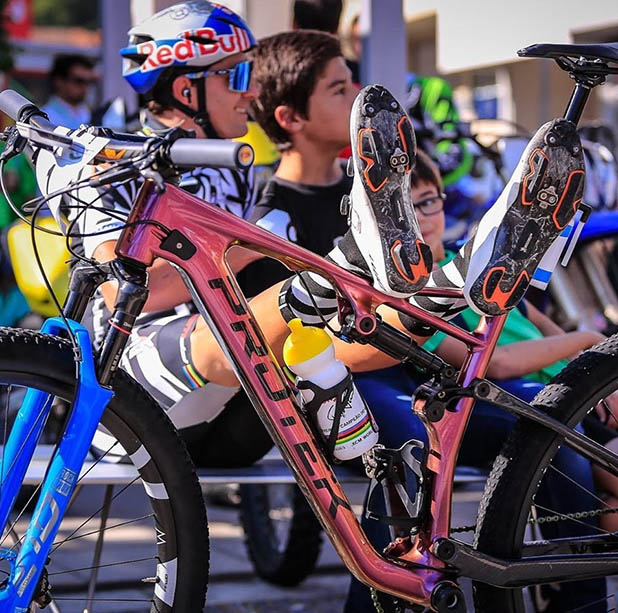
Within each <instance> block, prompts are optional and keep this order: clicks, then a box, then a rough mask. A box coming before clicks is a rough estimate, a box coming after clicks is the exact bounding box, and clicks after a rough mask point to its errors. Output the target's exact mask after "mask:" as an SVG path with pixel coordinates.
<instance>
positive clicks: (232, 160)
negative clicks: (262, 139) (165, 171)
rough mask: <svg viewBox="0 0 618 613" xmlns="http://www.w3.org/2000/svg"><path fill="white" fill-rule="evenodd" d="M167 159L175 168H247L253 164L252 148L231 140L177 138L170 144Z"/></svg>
mask: <svg viewBox="0 0 618 613" xmlns="http://www.w3.org/2000/svg"><path fill="white" fill-rule="evenodd" d="M168 157H169V159H170V161H171V162H172V163H173V164H174V165H175V166H183V167H185V168H186V167H190V168H192V167H196V168H199V167H201V166H213V167H216V168H248V167H249V166H251V164H253V159H254V157H255V154H254V152H253V148H252V147H251V146H250V145H247V144H246V143H237V142H235V141H231V140H218V139H213V140H208V139H195V138H179V139H178V140H177V141H175V142H174V143H172V145H171V146H170V148H169V151H168Z"/></svg>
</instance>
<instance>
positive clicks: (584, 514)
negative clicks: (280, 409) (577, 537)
mask: <svg viewBox="0 0 618 613" xmlns="http://www.w3.org/2000/svg"><path fill="white" fill-rule="evenodd" d="M609 513H618V507H613V508H611V509H593V510H591V511H578V512H577V513H557V514H556V515H547V516H546V517H538V518H537V519H529V520H528V523H529V524H549V523H551V522H557V521H568V520H571V519H588V518H589V517H596V516H597V515H608V514H609ZM474 530H476V524H475V525H474V526H458V527H456V528H451V533H456V532H474Z"/></svg>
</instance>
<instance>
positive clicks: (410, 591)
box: [116, 181, 502, 605]
mask: <svg viewBox="0 0 618 613" xmlns="http://www.w3.org/2000/svg"><path fill="white" fill-rule="evenodd" d="M146 220H155V221H157V222H159V223H160V224H163V225H164V226H166V227H167V228H170V229H171V230H176V231H177V232H179V233H181V234H180V236H181V237H182V240H180V241H178V242H174V241H172V242H174V244H175V245H176V247H177V248H179V251H178V252H176V251H175V250H174V245H170V244H169V243H170V241H167V242H166V246H167V249H164V248H163V247H162V242H163V241H164V239H165V238H166V236H165V234H164V232H163V231H162V230H161V229H160V228H159V227H157V226H156V225H153V224H144V223H139V222H140V221H146ZM129 221H130V222H132V223H131V225H130V226H127V227H126V228H125V230H124V232H123V234H122V236H121V237H120V240H119V242H118V245H117V247H116V253H117V255H118V256H119V257H120V258H123V259H124V258H128V259H130V260H132V261H134V262H139V263H141V264H143V265H145V266H151V265H152V263H153V261H154V259H155V258H157V257H161V258H164V259H166V260H168V261H170V262H172V263H173V264H175V265H176V266H177V267H178V268H180V269H181V270H182V271H183V272H184V275H185V278H186V279H187V281H188V284H189V288H190V290H191V291H192V292H193V293H194V295H195V298H196V304H198V307H199V308H200V310H201V311H202V314H203V315H204V317H205V319H206V321H207V322H208V323H209V325H210V326H211V329H212V330H213V333H214V334H215V336H216V338H217V340H218V341H219V342H220V344H221V346H222V348H223V350H224V351H226V354H227V356H228V357H229V359H230V361H231V363H232V365H233V366H234V369H235V372H236V373H237V376H238V378H239V380H240V381H241V384H242V386H243V388H244V389H245V391H246V392H247V394H248V395H249V397H250V398H251V400H252V402H253V404H254V406H255V408H256V410H257V411H258V414H259V415H260V417H261V419H262V421H263V422H264V424H265V426H266V428H267V429H268V431H269V432H270V434H271V436H272V437H273V439H274V440H275V442H276V443H277V445H278V447H279V448H280V450H281V453H282V455H283V456H284V458H285V459H286V461H287V462H288V464H289V465H290V467H291V469H292V471H293V473H294V475H295V477H296V479H297V481H298V483H299V485H300V487H301V488H302V489H303V491H304V493H305V495H306V496H307V499H308V500H309V502H310V503H311V504H312V506H313V507H314V510H315V511H316V513H317V515H318V517H319V518H320V519H321V521H322V524H323V525H324V528H325V530H326V532H327V533H328V534H329V536H330V538H331V540H332V541H333V544H334V546H335V548H336V549H337V551H338V553H339V555H340V556H341V558H342V560H343V561H344V563H345V565H346V566H347V567H348V569H349V570H350V571H351V572H352V573H353V574H354V575H355V576H356V577H358V578H359V579H360V580H361V581H363V582H364V583H366V584H368V585H371V586H374V587H376V588H378V589H380V590H382V591H386V592H389V593H391V594H394V595H397V596H400V597H402V598H405V599H407V600H412V601H414V602H417V603H421V604H424V605H428V604H429V601H430V597H431V592H432V589H433V588H434V587H435V585H436V584H437V583H438V582H439V581H440V580H442V579H444V574H443V573H442V572H440V570H439V569H441V568H442V567H443V566H444V564H443V563H442V562H441V561H440V560H438V559H437V558H435V557H434V556H433V555H432V553H431V551H430V547H431V543H432V542H433V540H434V539H435V538H437V537H438V536H445V537H446V536H448V529H449V527H448V518H449V514H450V505H451V493H452V476H450V475H449V474H448V471H447V472H445V475H444V477H440V478H438V479H436V480H435V481H436V484H435V485H434V488H433V496H434V504H433V506H432V519H430V524H429V526H428V527H427V528H426V530H425V532H424V534H423V538H422V539H417V542H416V545H415V547H414V549H413V550H412V551H411V552H409V553H408V554H407V555H406V556H405V559H404V558H400V560H399V561H397V562H395V561H393V560H389V559H387V558H385V557H383V556H382V555H380V554H378V553H377V552H376V551H375V549H373V547H372V546H371V545H370V544H369V543H368V541H367V538H366V537H365V535H364V533H363V531H362V529H361V528H360V525H359V523H358V521H357V519H356V517H355V515H354V513H353V511H352V508H351V505H350V503H349V502H348V500H347V498H346V496H345V493H344V492H343V489H342V488H341V486H340V484H339V482H338V481H337V479H336V477H335V475H334V474H333V471H332V469H331V468H330V466H329V464H328V463H327V462H326V460H325V458H324V456H323V454H322V452H321V450H320V448H319V446H318V445H317V443H316V441H315V440H314V438H313V437H312V435H311V433H310V432H311V431H310V429H309V427H308V426H307V425H306V423H305V421H304V418H303V417H302V415H301V414H300V413H299V411H298V410H297V407H296V406H295V404H294V402H293V400H292V398H291V390H290V388H289V386H288V383H287V381H286V379H285V377H284V375H283V373H282V371H281V369H280V367H279V365H278V363H277V361H276V359H275V357H274V356H273V354H272V352H271V350H270V348H269V346H268V344H267V343H266V340H265V338H264V335H263V333H262V331H261V329H260V328H259V326H258V324H257V322H256V320H255V319H254V317H253V315H252V313H251V310H250V308H249V306H248V304H247V302H246V300H245V298H244V296H243V295H242V293H241V292H240V290H239V288H238V286H237V284H236V282H235V279H234V277H233V274H232V273H231V272H230V270H229V268H228V266H227V264H226V262H225V253H226V251H227V249H228V248H229V247H230V246H233V245H240V246H246V247H247V248H249V249H252V250H254V251H258V252H261V253H263V254H265V255H272V256H273V257H276V258H278V259H280V260H281V261H283V262H284V263H285V264H286V265H287V266H288V267H289V268H290V269H292V270H313V271H316V272H318V273H320V274H322V275H323V276H325V277H326V278H328V279H329V280H331V281H332V282H333V284H334V285H336V286H337V287H338V289H339V291H340V293H341V295H342V297H343V298H344V299H346V300H347V301H348V302H349V304H350V305H351V307H352V309H353V310H354V311H355V316H356V317H355V320H356V327H357V329H358V330H359V332H361V333H364V334H367V333H370V332H372V331H373V329H375V310H376V308H377V307H378V306H379V305H380V304H386V305H389V306H391V307H393V308H395V309H397V310H399V311H401V312H405V313H408V314H409V315H411V316H412V317H415V318H417V319H419V320H421V321H423V322H426V323H428V324H429V325H432V326H433V327H435V328H437V329H439V330H443V331H445V332H446V333H447V334H449V335H451V336H454V337H455V338H459V339H460V340H462V341H463V342H465V343H466V344H467V345H468V346H469V347H471V348H472V351H473V354H472V357H471V362H470V365H469V366H470V368H469V373H468V376H469V377H470V378H471V379H473V378H476V377H482V376H483V375H484V368H485V367H486V365H487V362H488V360H489V355H490V354H491V351H492V350H493V347H488V341H491V342H494V341H495V338H497V335H498V334H499V328H501V325H502V321H501V319H500V318H496V319H495V320H494V322H493V323H492V324H490V326H489V328H488V329H489V330H490V332H489V334H488V335H486V337H484V336H483V335H482V334H481V335H475V334H469V333H467V332H465V331H463V330H461V329H460V328H457V327H456V326H453V325H452V324H449V323H448V322H445V321H443V320H441V319H439V318H438V317H434V316H432V315H430V314H428V313H426V312H424V311H422V310H420V309H417V308H415V307H413V306H412V305H410V304H409V303H408V302H407V301H405V300H403V299H397V298H392V297H388V296H385V295H384V294H382V293H380V292H379V291H378V290H376V289H374V288H373V287H372V286H370V285H369V284H368V283H367V282H366V281H365V280H363V279H361V278H359V277H357V276H356V275H353V274H351V273H348V272H347V271H344V270H342V269H340V268H339V267H337V266H336V265H334V264H331V263H329V262H327V261H325V260H324V259H323V258H321V257H319V256H317V255H315V254H313V253H311V252H309V251H307V250H305V249H303V248H301V247H299V246H297V245H294V244H291V243H289V242H287V241H285V240H283V239H280V238H279V237H277V236H274V235H272V234H270V233H269V232H265V231H264V230H261V229H260V228H258V227H256V226H254V225H251V224H249V223H247V222H246V221H244V220H242V219H239V218H237V217H235V216H233V215H230V214H229V213H227V212H225V211H223V210H221V209H219V208H217V207H215V206H212V205H209V204H207V203H205V202H203V201H201V200H199V199H198V198H196V197H194V196H192V195H191V194H188V193H187V192H184V191H182V190H180V189H178V188H176V187H174V186H171V185H168V186H166V191H165V192H164V193H157V192H156V190H155V188H154V185H153V184H152V182H149V181H147V182H146V183H145V184H144V185H143V186H142V188H141V190H140V193H139V195H138V198H137V199H136V202H135V205H134V208H133V211H132V214H131V217H130V219H129ZM176 236H178V235H176ZM185 239H186V240H185ZM187 241H190V245H189V247H190V248H189V249H186V248H185V247H186V246H187ZM183 242H184V245H183ZM181 247H182V249H180V248H181ZM277 316H278V315H277ZM360 321H363V329H362V330H360V329H359V322H360ZM368 322H369V323H371V322H373V328H372V327H371V326H370V325H368ZM471 407H472V401H468V400H464V401H462V402H461V403H460V405H459V408H458V410H457V411H456V412H454V413H451V414H449V415H448V418H447V419H445V420H444V423H445V425H444V426H442V425H441V424H436V425H435V427H434V428H433V434H432V436H431V438H432V446H433V445H435V446H436V448H435V449H432V455H433V456H434V458H440V457H441V458H442V462H443V463H444V465H448V466H449V467H450V466H452V467H453V470H454V464H455V459H456V456H457V452H458V449H459V442H460V440H461V436H462V435H463V432H464V430H465V424H466V423H467V418H468V415H469V411H470V409H471ZM442 468H443V467H440V470H442ZM449 477H450V481H449ZM438 483H439V487H440V488H441V489H442V491H438V489H437V488H438V486H437V484H438ZM434 518H435V520H434ZM406 562H410V564H406ZM414 564H422V565H429V566H432V567H434V569H423V568H416V569H414V572H411V569H412V568H413V565H414Z"/></svg>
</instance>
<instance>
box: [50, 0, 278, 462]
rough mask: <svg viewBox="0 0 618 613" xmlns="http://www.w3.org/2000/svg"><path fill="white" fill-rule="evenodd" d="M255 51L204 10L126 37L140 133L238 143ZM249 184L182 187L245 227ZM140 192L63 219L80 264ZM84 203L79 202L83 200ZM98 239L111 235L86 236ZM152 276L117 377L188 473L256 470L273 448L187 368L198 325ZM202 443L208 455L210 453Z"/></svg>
mask: <svg viewBox="0 0 618 613" xmlns="http://www.w3.org/2000/svg"><path fill="white" fill-rule="evenodd" d="M255 45H256V41H255V38H254V36H253V34H252V32H251V30H250V29H249V28H248V26H247V24H246V23H245V22H244V21H243V20H242V19H241V18H240V17H239V16H238V15H237V14H235V13H234V12H233V11H231V10H230V9H228V8H226V7H224V6H222V5H219V4H216V3H211V2H207V1H206V0H195V1H191V2H181V3H178V4H176V5H174V6H171V7H169V8H166V9H164V10H162V11H159V12H158V13H156V14H154V15H153V16H152V17H150V18H148V19H146V20H144V21H143V22H142V23H140V24H137V25H136V26H134V27H133V28H132V29H131V30H130V31H129V43H128V45H127V46H126V47H125V48H124V49H121V52H120V53H121V55H122V57H123V58H124V65H123V76H124V78H125V79H126V80H127V81H128V83H129V84H130V85H131V87H132V88H133V89H134V90H135V91H136V92H137V93H138V94H139V95H140V96H141V100H142V107H141V111H140V119H141V123H142V126H143V127H142V132H143V133H145V134H158V135H163V134H165V133H166V132H167V131H169V130H171V129H173V128H182V129H184V130H190V131H193V132H195V134H196V137H197V138H198V139H200V138H209V139H213V138H215V139H230V138H237V137H241V136H243V135H244V134H246V132H247V120H248V112H249V106H250V103H251V101H252V100H253V99H254V97H255V91H254V89H253V88H252V86H251V63H250V62H249V59H248V56H247V52H248V51H250V50H251V49H252V48H253V47H254V46H255ZM61 123H62V122H61ZM254 176H255V175H254V171H253V169H248V170H246V171H236V170H230V169H219V168H198V169H195V170H192V171H191V172H188V173H186V174H185V175H183V177H182V179H181V183H180V186H181V187H182V188H184V189H185V190H187V191H189V192H190V193H192V194H194V195H196V196H197V197H198V198H201V199H203V200H206V201H208V202H211V203H213V204H216V205H218V206H220V207H221V208H223V209H225V210H227V211H229V212H231V213H233V214H235V215H238V216H239V217H244V218H247V217H248V216H249V213H250V211H251V209H252V208H253V206H254V204H255V199H256V186H255V181H254ZM138 188H139V183H138V182H137V181H133V182H130V183H128V184H123V185H115V186H108V187H105V188H104V189H103V190H101V192H100V193H97V192H96V191H94V190H93V193H92V195H91V197H90V199H89V200H90V201H92V202H93V203H94V204H96V206H97V208H98V210H95V209H94V208H89V209H88V210H87V211H86V212H85V213H84V214H83V215H79V213H80V211H79V210H76V209H70V208H69V209H68V210H67V214H68V217H69V220H72V219H74V218H75V217H77V216H79V217H78V219H77V229H78V231H79V232H80V233H83V234H90V235H91V236H85V237H83V238H81V239H75V240H74V241H73V248H74V250H75V251H76V253H77V254H78V255H79V256H84V257H86V258H94V259H96V260H98V261H101V262H105V261H108V260H111V259H113V258H114V257H115V254H114V248H115V245H116V241H117V240H118V237H119V236H120V232H121V230H122V227H123V225H124V223H125V221H124V220H125V219H126V216H127V215H128V213H129V211H130V207H131V204H132V202H133V200H134V197H135V195H136V193H137V189H138ZM80 197H81V198H83V199H87V198H86V194H85V193H83V192H81V193H80ZM99 197H100V200H99V199H98V198H99ZM101 231H106V232H107V233H105V234H102V235H98V236H96V235H95V236H92V234H94V233H100V232H101ZM236 251H237V253H231V254H230V257H229V258H228V261H229V262H230V265H231V266H232V267H234V268H235V269H240V268H242V266H243V264H244V263H245V262H246V261H251V257H247V259H246V260H245V259H244V258H245V257H246V256H244V255H240V256H239V254H238V250H236ZM148 274H149V283H148V285H149V290H150V292H149V298H148V301H147V303H146V306H145V308H144V313H143V315H142V316H141V317H140V318H139V319H138V321H137V322H136V326H135V328H134V330H133V334H132V336H131V339H130V340H129V343H128V345H127V349H126V351H125V352H124V355H123V358H122V363H121V365H122V367H123V368H124V369H125V370H126V371H127V372H129V373H130V374H131V375H132V376H133V377H134V378H135V379H136V380H138V381H139V382H140V383H141V384H142V385H143V386H144V387H145V388H146V389H147V390H148V392H149V393H150V394H151V395H152V396H153V397H154V398H155V399H156V400H157V402H158V403H159V404H160V405H161V406H162V407H163V408H164V409H166V410H167V411H169V413H168V414H169V416H170V418H171V419H172V420H173V421H174V423H175V425H176V426H177V427H178V428H179V430H180V431H181V433H182V435H183V437H184V439H185V441H186V442H187V444H188V447H189V450H190V451H191V453H192V456H193V459H194V461H195V462H196V463H198V464H207V465H210V466H232V465H247V464H250V463H252V462H253V461H255V460H256V459H258V458H260V457H261V456H262V455H263V454H264V453H266V451H268V449H269V448H270V447H271V446H272V441H271V439H270V436H269V435H268V434H267V433H266V431H265V430H264V429H263V426H262V425H261V422H260V421H259V418H258V417H257V414H256V413H255V411H254V409H253V407H252V406H251V404H250V402H249V400H248V399H247V398H246V396H245V395H244V394H240V393H238V387H237V386H234V387H223V386H219V385H216V384H210V383H209V382H208V381H206V380H204V379H203V377H201V376H200V374H199V371H198V369H197V368H196V367H195V366H194V364H193V361H192V354H191V340H192V333H193V331H194V329H195V326H196V323H197V322H198V314H197V311H196V309H195V306H194V305H193V303H192V301H191V297H190V295H189V293H188V290H187V288H186V286H185V284H184V282H183V281H182V279H181V277H180V275H179V274H178V273H177V272H176V270H174V269H173V268H172V266H170V265H169V264H168V263H167V262H165V261H163V260H158V261H156V262H155V263H154V265H153V266H152V267H151V268H150V269H149V271H148ZM116 285H117V284H116V283H107V284H105V285H104V286H102V287H101V289H100V292H101V295H100V296H98V297H95V299H94V300H93V301H92V302H91V305H90V307H89V313H87V316H86V322H85V323H86V324H87V325H89V327H90V329H91V335H92V339H93V341H94V345H95V347H97V346H99V344H100V342H101V340H102V338H103V336H104V333H105V330H106V326H107V325H108V323H107V322H108V319H109V318H110V311H111V310H112V309H113V305H114V300H115V296H116V289H117V288H116ZM198 388H202V389H201V390H200V391H203V392H205V393H203V394H201V395H198V397H199V399H200V400H199V402H197V403H194V404H191V403H189V404H186V403H185V404H183V403H180V404H179V401H181V400H182V399H183V398H184V397H185V396H187V395H188V394H189V392H191V391H193V390H196V389H198ZM224 409H225V411H224ZM223 415H225V416H226V418H225V419H224V420H223V423H221V420H220V419H218V418H219V417H222V416H223ZM239 424H240V426H239ZM228 429H229V432H228ZM208 437H209V438H208ZM206 440H210V441H212V442H213V444H208V445H206V444H205V441H206ZM96 443H97V439H96V438H95V445H96Z"/></svg>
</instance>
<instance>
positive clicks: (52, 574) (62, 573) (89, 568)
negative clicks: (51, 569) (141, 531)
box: [48, 556, 160, 577]
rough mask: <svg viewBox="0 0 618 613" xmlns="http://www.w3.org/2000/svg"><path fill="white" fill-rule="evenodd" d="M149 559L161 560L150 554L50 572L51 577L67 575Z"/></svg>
mask: <svg viewBox="0 0 618 613" xmlns="http://www.w3.org/2000/svg"><path fill="white" fill-rule="evenodd" d="M149 560H157V562H160V560H159V558H157V556H150V557H148V558H136V559H135V560H123V561H122V562H110V563H108V564H98V565H93V566H83V567H81V568H71V569H69V570H59V571H57V572H55V573H49V575H48V576H49V577H56V576H58V575H66V574H67V573H77V572H79V571H82V570H92V569H93V568H109V567H112V566H122V565H124V564H136V563H137V562H148V561H149Z"/></svg>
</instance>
